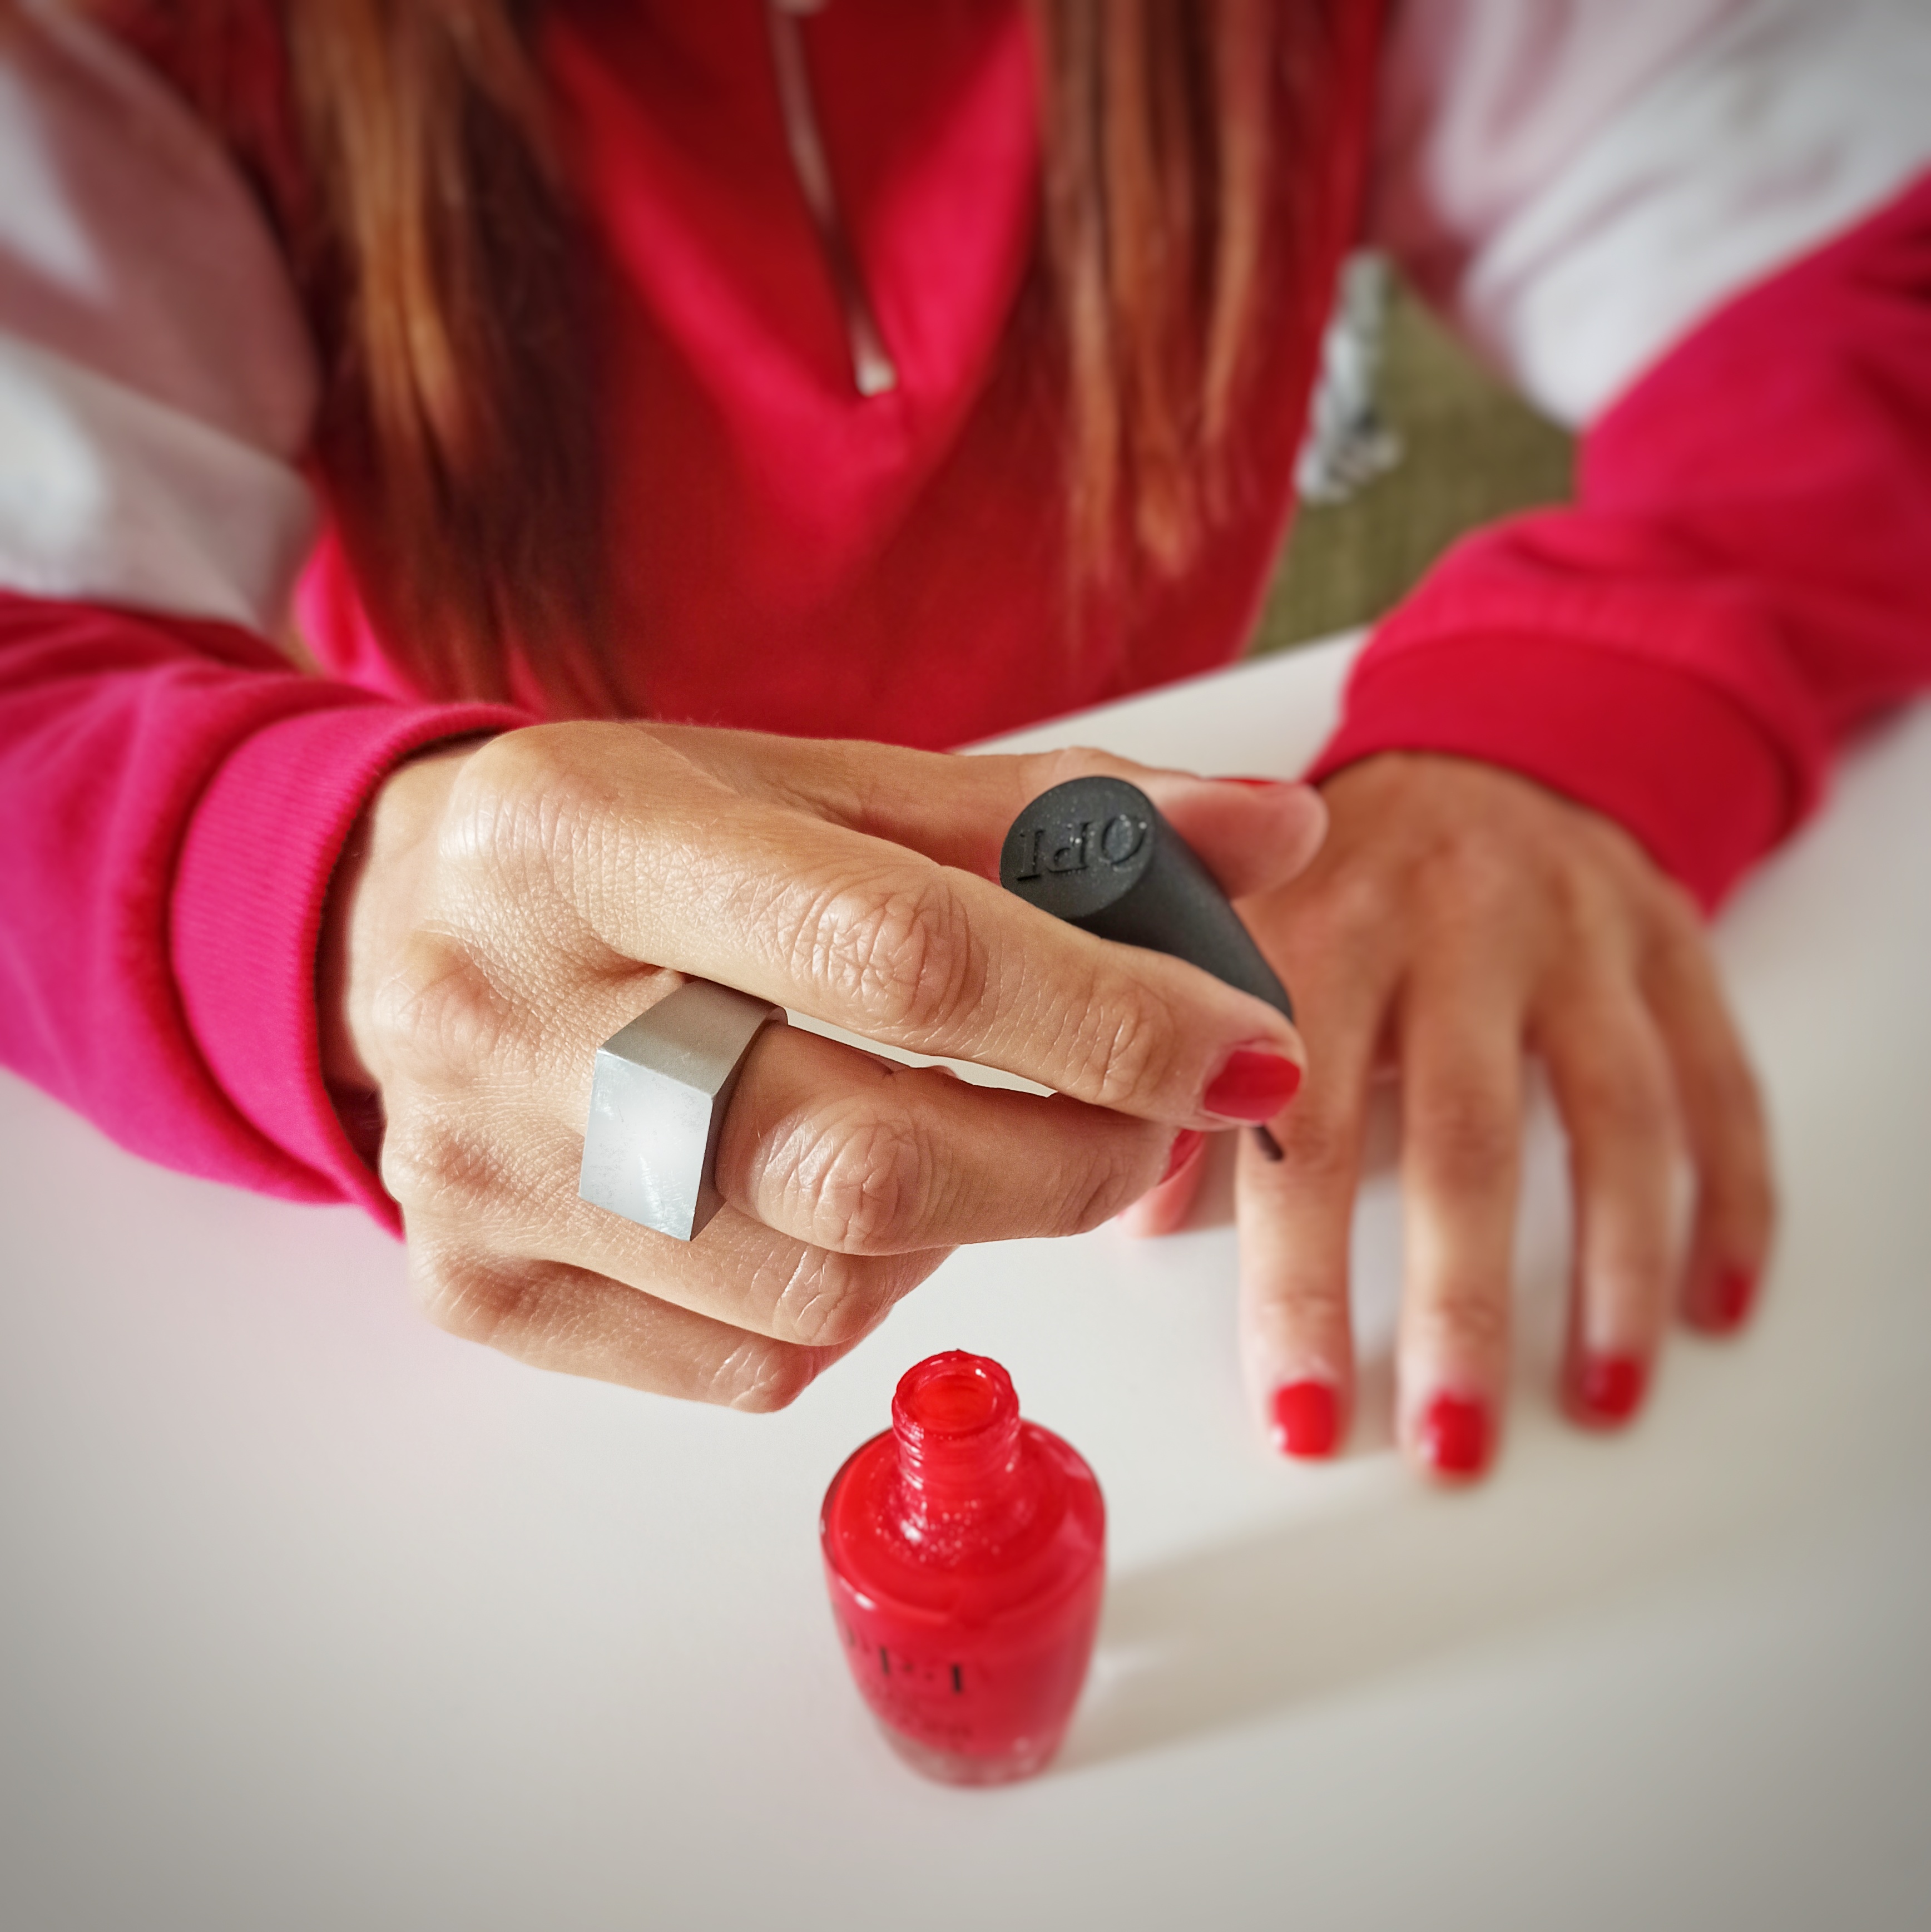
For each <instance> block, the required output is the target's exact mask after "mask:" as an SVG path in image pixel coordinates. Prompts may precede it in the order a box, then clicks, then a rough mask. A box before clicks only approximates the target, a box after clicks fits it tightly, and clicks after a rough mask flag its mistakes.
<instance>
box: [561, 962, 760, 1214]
mask: <svg viewBox="0 0 1931 1932" xmlns="http://www.w3.org/2000/svg"><path fill="white" fill-rule="evenodd" d="M782 1025H784V1008H783V1007H774V1006H773V1005H772V1004H771V1003H770V1002H769V1001H768V1000H757V999H753V998H751V995H749V994H748V993H740V992H736V991H735V990H734V989H732V988H731V987H729V986H719V985H718V983H716V981H715V980H686V981H685V983H684V984H683V985H682V986H679V988H678V989H677V990H676V992H674V993H673V994H672V995H670V997H669V998H667V999H663V1000H659V1001H658V1003H657V1004H656V1005H655V1006H654V1007H652V1008H651V1009H650V1010H649V1011H648V1012H647V1013H640V1014H638V1015H637V1018H636V1019H634V1020H632V1021H631V1023H630V1025H628V1026H627V1027H625V1028H623V1029H622V1031H620V1032H617V1033H613V1034H611V1036H610V1038H609V1039H608V1040H605V1041H604V1043H603V1045H602V1046H600V1047H599V1048H598V1049H597V1066H596V1073H595V1076H594V1077H593V1079H592V1082H591V1085H590V1124H589V1127H588V1128H587V1129H586V1131H585V1133H584V1135H583V1171H582V1172H581V1174H580V1175H579V1177H578V1178H577V1193H579V1194H580V1195H581V1196H582V1197H583V1199H585V1200H586V1201H588V1202H592V1203H593V1204H594V1205H595V1206H597V1207H599V1208H607V1209H608V1210H609V1211H610V1213H611V1214H621V1215H622V1217H624V1219H625V1220H626V1221H634V1222H636V1223H637V1224H638V1225H639V1226H640V1227H645V1228H655V1229H656V1230H657V1232H658V1233H659V1234H660V1235H670V1236H671V1237H672V1238H673V1239H675V1240H677V1241H691V1240H694V1239H695V1238H696V1237H697V1235H698V1234H699V1233H700V1232H702V1230H703V1227H704V1226H705V1224H706V1223H707V1222H708V1221H709V1220H710V1219H711V1217H712V1215H714V1214H716V1213H717V1211H718V1209H719V1208H721V1207H722V1206H723V1205H724V1197H723V1196H721V1195H720V1194H719V1193H718V1186H717V1179H716V1169H717V1160H718V1136H719V1135H720V1134H721V1133H722V1132H723V1130H724V1110H725V1109H726V1108H727V1107H728V1106H730V1100H731V1094H732V1091H733V1089H734V1088H736V1085H737V1082H738V1076H739V1073H741V1072H742V1070H743V1067H744V1063H745V1056H746V1055H748V1054H749V1052H751V1048H752V1046H753V1045H754V1043H756V1041H757V1037H758V1035H759V1034H761V1033H762V1032H763V1031H764V1029H765V1028H766V1027H768V1026H782Z"/></svg>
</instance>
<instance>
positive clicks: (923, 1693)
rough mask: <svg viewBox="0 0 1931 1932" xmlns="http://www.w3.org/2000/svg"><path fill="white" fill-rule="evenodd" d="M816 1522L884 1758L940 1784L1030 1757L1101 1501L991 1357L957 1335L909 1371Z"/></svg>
mask: <svg viewBox="0 0 1931 1932" xmlns="http://www.w3.org/2000/svg"><path fill="white" fill-rule="evenodd" d="M820 1535H821V1537H822V1538H823V1544H824V1551H825V1575H826V1581H827V1582H828V1583H829V1585H830V1586H831V1592H832V1613H833V1614H834V1615H835V1616H836V1618H837V1619H838V1633H839V1634H840V1636H841V1637H843V1639H844V1646H845V1661H846V1662H847V1664H850V1667H851V1673H852V1676H853V1678H854V1679H856V1682H857V1684H858V1688H859V1691H860V1692H861V1694H862V1695H863V1697H864V1698H865V1702H866V1703H868V1704H869V1705H870V1706H871V1711H872V1715H874V1717H875V1718H877V1720H878V1721H879V1724H880V1726H881V1727H882V1728H883V1730H884V1733H885V1735H886V1739H888V1740H889V1742H890V1743H891V1744H892V1746H893V1748H895V1750H896V1751H898V1754H899V1755H900V1756H901V1757H903V1758H904V1760H906V1761H907V1763H909V1764H910V1765H911V1766H913V1769H916V1770H918V1771H921V1772H924V1773H925V1775H927V1776H928V1778H939V1779H940V1780H942V1781H944V1782H945V1783H946V1784H1004V1783H1006V1782H1007V1781H1009V1780H1010V1779H1012V1778H1027V1777H1030V1775H1032V1774H1033V1772H1036V1771H1038V1770H1039V1769H1042V1767H1043V1766H1045V1763H1046V1762H1047V1760H1048V1759H1049V1758H1050V1757H1051V1756H1052V1754H1053V1753H1054V1751H1055V1750H1056V1749H1057V1748H1058V1745H1059V1742H1060V1737H1061V1736H1062V1735H1063V1733H1064V1732H1065V1730H1066V1723H1067V1720H1068V1719H1069V1718H1071V1717H1072V1710H1073V1705H1074V1703H1075V1700H1077V1699H1078V1696H1079V1691H1080V1685H1081V1683H1082V1682H1084V1679H1085V1676H1086V1667H1087V1660H1088V1658H1090V1656H1091V1655H1092V1652H1093V1632H1094V1630H1095V1628H1096V1627H1097V1625H1098V1623H1099V1600H1100V1592H1101V1589H1102V1586H1103V1584H1104V1582H1105V1562H1106V1508H1105V1504H1104V1503H1103V1502H1102V1501H1101V1499H1100V1493H1099V1484H1098V1483H1097V1482H1096V1481H1095V1480H1094V1478H1093V1472H1092V1470H1090V1469H1088V1468H1087V1465H1086V1463H1085V1462H1084V1460H1083V1459H1082V1458H1081V1457H1080V1456H1079V1454H1078V1453H1077V1452H1076V1451H1075V1450H1074V1449H1073V1448H1072V1447H1071V1445H1069V1444H1067V1443H1066V1442H1062V1441H1061V1440H1060V1438H1059V1437H1058V1436H1055V1435H1054V1434H1053V1433H1052V1432H1051V1430H1046V1429H1042V1428H1041V1427H1039V1424H1037V1423H1034V1422H1024V1421H1021V1419H1020V1415H1019V1399H1018V1397H1017V1396H1016V1395H1015V1394H1013V1392H1012V1378H1011V1377H1010V1376H1008V1375H1007V1374H1006V1371H1005V1370H1003V1369H1002V1368H1001V1367H1000V1366H999V1364H997V1362H994V1361H988V1359H987V1358H985V1356H983V1355H967V1354H965V1353H964V1352H963V1351H961V1350H958V1349H954V1350H952V1351H951V1352H949V1353H947V1354H945V1355H933V1356H931V1357H929V1358H928V1359H927V1360H925V1361H922V1362H921V1363H920V1364H919V1365H918V1367H916V1368H915V1369H913V1370H909V1371H908V1372H907V1374H906V1375H905V1376H904V1379H902V1380H901V1382H900V1383H899V1385H898V1393H897V1394H895V1396H894V1397H892V1427H891V1428H890V1429H889V1430H887V1431H886V1433H884V1434H883V1435H882V1436H874V1437H873V1438H872V1439H871V1441H870V1442H868V1443H866V1444H865V1446H864V1447H863V1448H861V1449H860V1450H859V1451H858V1452H857V1453H856V1454H855V1455H853V1457H851V1458H850V1460H849V1461H847V1463H846V1464H845V1466H844V1468H843V1469H841V1470H840V1471H839V1472H838V1474H837V1475H835V1477H833V1478H832V1486H831V1487H830V1488H829V1490H826V1493H825V1508H824V1516H823V1521H822V1523H821V1524H820Z"/></svg>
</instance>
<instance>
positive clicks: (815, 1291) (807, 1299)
mask: <svg viewBox="0 0 1931 1932" xmlns="http://www.w3.org/2000/svg"><path fill="white" fill-rule="evenodd" d="M897 1298H898V1297H897V1295H896V1294H895V1292H893V1286H892V1283H891V1282H890V1281H889V1279H887V1278H886V1277H883V1276H882V1275H880V1274H878V1273H877V1271H872V1270H868V1269H866V1268H863V1267H861V1266H854V1265H853V1260H852V1258H851V1257H850V1256H845V1255H838V1254H832V1253H829V1252H827V1251H826V1250H823V1249H822V1248H808V1249H806V1250H805V1251H804V1253H802V1254H801V1255H800V1256H799V1259H798V1261H797V1264H796V1266H795V1267H794V1268H793V1269H792V1271H791V1273H790V1277H789V1278H788V1279H787V1280H786V1282H785V1283H784V1286H783V1288H782V1289H781V1290H780V1291H779V1292H778V1297H777V1299H776V1301H775V1303H774V1304H773V1307H772V1321H773V1324H774V1325H775V1326H777V1327H779V1328H782V1330H783V1331H784V1335H785V1338H786V1339H787V1340H792V1341H795V1342H800V1343H804V1344H805V1345H806V1346H808V1347H812V1348H838V1347H842V1346H844V1345H846V1344H847V1343H853V1342H856V1341H858V1340H859V1339H860V1338H861V1337H864V1336H865V1335H868V1334H870V1333H871V1331H872V1330H873V1329H874V1328H876V1327H877V1325H878V1324H879V1323H880V1322H881V1321H883V1319H884V1318H885V1316H886V1314H888V1313H889V1312H890V1310H891V1307H892V1303H893V1302H894V1301H896V1300H897Z"/></svg>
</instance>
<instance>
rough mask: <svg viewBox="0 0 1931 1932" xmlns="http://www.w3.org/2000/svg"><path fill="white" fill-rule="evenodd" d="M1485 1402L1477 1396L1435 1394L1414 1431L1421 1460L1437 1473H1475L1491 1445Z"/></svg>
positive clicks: (1484, 1464)
mask: <svg viewBox="0 0 1931 1932" xmlns="http://www.w3.org/2000/svg"><path fill="white" fill-rule="evenodd" d="M1492 1435H1493V1431H1492V1430H1491V1429H1490V1427H1489V1405H1488V1404H1487V1403H1486V1402H1484V1401H1483V1400H1482V1399H1481V1397H1479V1396H1466V1395H1450V1394H1447V1392H1446V1391H1444V1393H1443V1394H1440V1395H1438V1396H1436V1397H1435V1398H1434V1400H1432V1401H1431V1402H1430V1403H1429V1406H1427V1408H1426V1409H1423V1411H1422V1415H1421V1424H1420V1428H1419V1429H1418V1430H1417V1431H1416V1443H1417V1447H1418V1448H1420V1451H1421V1458H1422V1460H1423V1462H1424V1463H1427V1464H1428V1466H1429V1468H1430V1469H1433V1470H1434V1471H1435V1472H1436V1473H1437V1474H1438V1475H1444V1476H1479V1475H1480V1474H1481V1473H1482V1472H1483V1470H1484V1469H1486V1468H1487V1467H1488V1466H1489V1452H1490V1451H1491V1450H1492V1448H1493V1447H1494V1444H1493V1442H1492Z"/></svg>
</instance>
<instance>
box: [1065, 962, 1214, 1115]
mask: <svg viewBox="0 0 1931 1932" xmlns="http://www.w3.org/2000/svg"><path fill="white" fill-rule="evenodd" d="M1064 1011H1065V1013H1066V1019H1067V1021H1068V1022H1069V1024H1070V1025H1071V1026H1072V1029H1073V1031H1072V1037H1071V1039H1070V1040H1069V1041H1068V1042H1067V1043H1066V1046H1065V1049H1064V1051H1063V1053H1062V1055H1060V1063H1061V1064H1062V1065H1063V1067H1065V1069H1066V1079H1067V1084H1068V1085H1069V1088H1071V1090H1072V1091H1074V1092H1076V1093H1078V1094H1079V1095H1080V1096H1081V1098H1082V1099H1085V1100H1091V1101H1092V1102H1093V1103H1094V1104H1095V1105H1096V1106H1102V1107H1112V1108H1128V1107H1130V1106H1132V1103H1134V1102H1135V1101H1136V1100H1146V1099H1149V1098H1150V1097H1152V1096H1153V1095H1154V1094H1157V1093H1158V1092H1159V1091H1160V1089H1161V1088H1163V1087H1165V1086H1166V1085H1168V1084H1170V1082H1171V1079H1172V1078H1173V1077H1174V1074H1175V1072H1176V1070H1177V1068H1178V1067H1179V1065H1180V1060H1181V1057H1182V1049H1183V1039H1182V1036H1181V1033H1180V1025H1179V1022H1178V1019H1177V1016H1175V1014H1174V1012H1173V1010H1172V1009H1171V1007H1168V1005H1167V1004H1166V1003H1165V1001H1162V1000H1159V999H1157V998H1155V997H1154V995H1153V994H1152V993H1151V992H1148V991H1147V990H1145V989H1142V988H1141V987H1139V986H1136V985H1135V984H1134V983H1132V982H1131V981H1129V980H1124V979H1117V980H1111V981H1108V982H1105V983H1102V986H1100V988H1099V989H1098V990H1097V992H1096V996H1095V997H1093V998H1089V999H1085V1000H1074V1001H1069V1002H1068V1003H1067V1004H1066V1007H1065V1009H1064ZM1192 1098H1193V1096H1192V1095H1191V1094H1189V1096H1188V1100H1189V1102H1191V1101H1192Z"/></svg>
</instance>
